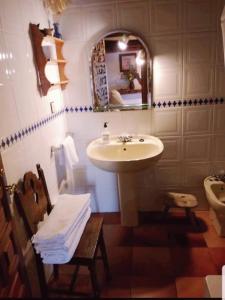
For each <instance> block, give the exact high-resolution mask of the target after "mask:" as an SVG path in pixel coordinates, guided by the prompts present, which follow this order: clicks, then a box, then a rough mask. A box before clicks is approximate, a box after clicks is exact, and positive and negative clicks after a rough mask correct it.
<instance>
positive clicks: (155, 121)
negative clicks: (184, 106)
mask: <svg viewBox="0 0 225 300" xmlns="http://www.w3.org/2000/svg"><path fill="white" fill-rule="evenodd" d="M181 113H182V111H181V109H179V108H177V109H165V110H162V111H161V110H158V109H156V110H154V111H153V112H152V129H153V134H155V135H161V136H168V135H170V136H177V135H180V134H181Z"/></svg>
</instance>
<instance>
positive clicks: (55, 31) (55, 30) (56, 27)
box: [53, 23, 62, 39]
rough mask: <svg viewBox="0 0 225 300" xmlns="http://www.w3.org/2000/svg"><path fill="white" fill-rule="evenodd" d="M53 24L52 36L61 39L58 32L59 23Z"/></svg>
mask: <svg viewBox="0 0 225 300" xmlns="http://www.w3.org/2000/svg"><path fill="white" fill-rule="evenodd" d="M53 26H54V37H56V38H58V39H62V35H61V33H60V32H59V23H53Z"/></svg>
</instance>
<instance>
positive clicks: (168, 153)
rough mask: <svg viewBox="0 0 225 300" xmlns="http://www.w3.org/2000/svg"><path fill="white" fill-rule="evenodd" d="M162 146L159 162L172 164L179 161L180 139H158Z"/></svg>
mask: <svg viewBox="0 0 225 300" xmlns="http://www.w3.org/2000/svg"><path fill="white" fill-rule="evenodd" d="M160 139H161V141H162V142H163V145H164V152H163V155H162V157H161V159H160V161H163V162H164V161H165V162H172V161H179V160H180V159H181V153H182V152H181V150H182V148H181V137H160Z"/></svg>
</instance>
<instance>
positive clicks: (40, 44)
mask: <svg viewBox="0 0 225 300" xmlns="http://www.w3.org/2000/svg"><path fill="white" fill-rule="evenodd" d="M30 35H31V40H32V44H33V51H34V58H35V61H36V69H37V75H38V87H39V90H40V93H41V95H43V96H46V95H47V93H48V90H49V89H50V88H51V87H52V86H61V88H62V89H64V88H65V87H66V84H67V83H68V78H67V77H66V76H65V74H64V67H65V65H66V62H67V61H66V60H65V59H64V57H63V55H62V47H63V45H64V41H63V40H62V39H58V38H55V37H53V36H50V35H47V36H44V33H43V32H42V31H41V30H40V29H39V25H36V24H31V23H30ZM49 75H52V76H49Z"/></svg>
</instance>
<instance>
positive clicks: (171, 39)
mask: <svg viewBox="0 0 225 300" xmlns="http://www.w3.org/2000/svg"><path fill="white" fill-rule="evenodd" d="M150 45H151V53H152V55H153V58H154V67H155V66H156V67H157V69H166V68H172V69H174V68H178V67H179V66H180V65H181V64H182V36H181V35H169V36H160V37H153V38H151V39H150Z"/></svg>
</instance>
